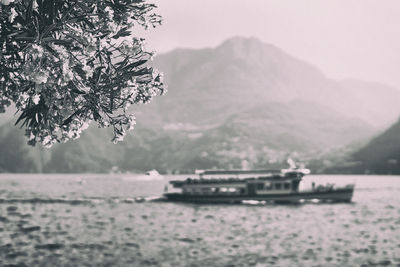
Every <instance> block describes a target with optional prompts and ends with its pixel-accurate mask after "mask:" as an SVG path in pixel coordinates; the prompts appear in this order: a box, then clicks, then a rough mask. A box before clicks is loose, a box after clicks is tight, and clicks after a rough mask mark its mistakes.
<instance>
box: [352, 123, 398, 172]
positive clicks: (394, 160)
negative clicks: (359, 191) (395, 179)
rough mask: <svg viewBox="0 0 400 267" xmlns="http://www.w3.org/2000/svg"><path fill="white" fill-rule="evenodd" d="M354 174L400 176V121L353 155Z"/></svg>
mask: <svg viewBox="0 0 400 267" xmlns="http://www.w3.org/2000/svg"><path fill="white" fill-rule="evenodd" d="M352 159H353V160H354V161H356V162H358V163H359V165H358V166H357V168H355V169H354V170H353V171H354V172H360V170H361V171H362V172H364V173H377V174H400V120H399V121H398V122H397V123H395V124H394V125H392V126H391V127H390V128H389V129H387V130H386V131H385V132H384V133H382V134H381V135H379V136H377V137H375V138H374V139H372V140H371V142H370V143H369V144H368V145H366V146H365V147H363V148H361V149H360V150H358V151H357V152H356V153H354V154H353V155H352Z"/></svg>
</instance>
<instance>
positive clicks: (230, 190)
mask: <svg viewBox="0 0 400 267" xmlns="http://www.w3.org/2000/svg"><path fill="white" fill-rule="evenodd" d="M228 191H229V192H231V193H234V192H236V188H234V187H231V188H228Z"/></svg>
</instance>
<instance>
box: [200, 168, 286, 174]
mask: <svg viewBox="0 0 400 267" xmlns="http://www.w3.org/2000/svg"><path fill="white" fill-rule="evenodd" d="M278 173H281V170H262V169H260V170H196V174H199V175H216V174H235V175H236V174H278Z"/></svg>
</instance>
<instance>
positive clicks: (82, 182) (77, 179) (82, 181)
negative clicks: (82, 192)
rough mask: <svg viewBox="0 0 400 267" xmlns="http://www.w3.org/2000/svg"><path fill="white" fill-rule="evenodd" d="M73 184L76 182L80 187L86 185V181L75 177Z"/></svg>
mask: <svg viewBox="0 0 400 267" xmlns="http://www.w3.org/2000/svg"><path fill="white" fill-rule="evenodd" d="M75 182H77V183H78V184H81V185H84V184H86V180H85V179H84V178H83V177H76V178H75Z"/></svg>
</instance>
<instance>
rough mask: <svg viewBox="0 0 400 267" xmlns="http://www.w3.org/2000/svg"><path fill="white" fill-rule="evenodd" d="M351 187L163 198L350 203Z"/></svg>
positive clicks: (206, 201)
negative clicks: (311, 200) (328, 189)
mask: <svg viewBox="0 0 400 267" xmlns="http://www.w3.org/2000/svg"><path fill="white" fill-rule="evenodd" d="M353 191H354V188H353V187H347V188H339V189H332V190H330V191H303V192H294V193H289V194H288V193H285V194H263V195H262V194H260V195H252V196H250V195H228V194H227V195H222V194H218V195H200V194H198V195H196V194H183V193H166V194H164V196H165V197H166V198H167V200H169V201H179V202H193V203H240V202H242V201H245V200H257V201H273V202H298V201H300V200H309V199H318V200H321V201H331V202H351V198H352V196H353Z"/></svg>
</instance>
